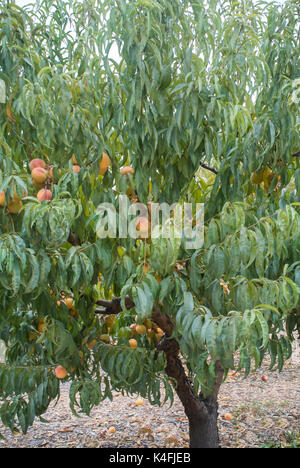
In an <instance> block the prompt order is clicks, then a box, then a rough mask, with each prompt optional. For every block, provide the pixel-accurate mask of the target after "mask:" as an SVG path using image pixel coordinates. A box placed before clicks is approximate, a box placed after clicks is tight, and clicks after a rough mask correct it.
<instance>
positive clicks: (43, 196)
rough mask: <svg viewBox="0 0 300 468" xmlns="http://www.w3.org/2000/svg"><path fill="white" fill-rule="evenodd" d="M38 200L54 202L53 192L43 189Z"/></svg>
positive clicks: (38, 195)
mask: <svg viewBox="0 0 300 468" xmlns="http://www.w3.org/2000/svg"><path fill="white" fill-rule="evenodd" d="M37 198H38V200H39V201H40V202H44V201H49V200H52V192H51V190H46V189H42V190H40V191H39V193H38V194H37Z"/></svg>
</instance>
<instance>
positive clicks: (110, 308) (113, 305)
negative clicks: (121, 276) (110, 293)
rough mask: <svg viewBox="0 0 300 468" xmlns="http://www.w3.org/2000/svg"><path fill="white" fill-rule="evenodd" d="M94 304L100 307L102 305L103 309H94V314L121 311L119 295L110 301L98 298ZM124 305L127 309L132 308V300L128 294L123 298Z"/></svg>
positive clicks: (111, 313) (108, 313)
mask: <svg viewBox="0 0 300 468" xmlns="http://www.w3.org/2000/svg"><path fill="white" fill-rule="evenodd" d="M96 304H97V305H99V306H101V307H104V309H96V310H95V313H96V314H106V315H113V314H115V315H117V314H119V313H120V312H122V307H121V298H120V297H115V298H114V299H112V300H111V301H106V300H105V299H99V300H98V301H97V303H96ZM125 306H126V308H127V309H132V308H133V307H134V302H133V301H132V300H131V299H130V297H128V296H127V297H126V298H125Z"/></svg>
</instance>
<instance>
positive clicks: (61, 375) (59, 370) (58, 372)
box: [55, 366, 68, 379]
mask: <svg viewBox="0 0 300 468" xmlns="http://www.w3.org/2000/svg"><path fill="white" fill-rule="evenodd" d="M55 375H56V377H57V378H58V379H64V378H65V377H67V375H68V371H67V370H66V369H65V368H64V367H62V366H57V368H56V369H55Z"/></svg>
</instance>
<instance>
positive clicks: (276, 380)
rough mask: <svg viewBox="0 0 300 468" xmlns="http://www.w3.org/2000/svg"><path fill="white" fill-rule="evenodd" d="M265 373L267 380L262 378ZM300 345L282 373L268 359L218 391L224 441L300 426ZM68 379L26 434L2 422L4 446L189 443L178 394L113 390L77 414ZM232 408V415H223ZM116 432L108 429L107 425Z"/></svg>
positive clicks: (265, 437)
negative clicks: (162, 401) (164, 397)
mask: <svg viewBox="0 0 300 468" xmlns="http://www.w3.org/2000/svg"><path fill="white" fill-rule="evenodd" d="M262 375H267V377H268V380H267V382H264V381H262V378H261V377H262ZM299 384H300V349H299V347H298V349H297V350H296V352H295V353H294V354H293V357H292V359H291V360H290V361H288V362H287V363H286V365H285V367H284V370H283V371H282V372H281V373H278V372H277V371H269V369H268V362H265V363H264V365H263V367H262V368H261V369H260V370H259V371H258V372H256V373H251V374H250V376H249V377H248V378H247V379H244V378H243V375H241V374H238V373H237V374H233V375H229V376H228V378H227V380H226V382H225V383H224V385H223V386H222V388H221V392H220V395H219V406H220V407H219V414H220V418H219V430H220V439H221V446H222V447H224V448H226V447H232V448H240V447H253V448H254V447H260V446H261V445H262V443H263V442H264V441H269V440H274V441H280V440H282V439H283V437H284V434H286V433H287V432H295V431H299V429H300V385H299ZM68 390H69V385H68V384H62V386H61V399H60V401H59V403H58V404H57V405H56V406H54V404H53V405H51V407H50V408H49V410H48V412H47V413H46V414H45V418H46V419H47V420H48V421H49V423H48V424H45V423H41V422H39V421H36V422H35V424H34V426H33V427H32V428H31V429H30V430H29V431H28V433H27V434H26V435H25V436H24V435H23V434H11V432H10V431H8V430H7V429H5V428H3V426H1V424H0V432H1V433H2V434H3V435H4V436H5V437H6V440H4V441H1V440H0V448H15V447H18V448H43V447H44V448H62V447H63V448H69V447H70V448H84V447H85V448H90V447H99V448H101V447H123V448H144V447H149V448H157V447H160V448H162V447H165V448H166V447H178V448H182V447H188V424H187V420H186V417H185V414H184V412H183V409H182V406H181V404H180V402H179V401H178V399H176V400H175V403H174V405H173V407H172V408H171V409H169V407H168V405H166V406H164V407H162V408H159V407H153V406H150V405H149V403H148V402H147V401H144V403H143V404H142V405H141V406H137V405H136V398H133V397H123V396H122V395H120V394H118V393H115V394H114V400H113V401H112V402H111V401H109V400H107V401H105V402H104V403H102V405H100V406H99V407H97V408H95V409H94V410H93V412H92V414H91V417H87V416H85V415H83V416H81V417H80V418H76V417H75V416H73V415H72V413H71V410H70V409H69V399H68ZM226 413H231V414H232V416H233V419H232V420H231V421H226V420H225V418H224V416H225V414H226ZM112 426H113V427H114V428H115V429H116V432H115V433H114V434H110V433H109V432H108V429H109V428H110V427H112Z"/></svg>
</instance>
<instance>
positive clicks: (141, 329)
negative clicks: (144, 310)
mask: <svg viewBox="0 0 300 468" xmlns="http://www.w3.org/2000/svg"><path fill="white" fill-rule="evenodd" d="M135 330H136V332H137V334H138V335H144V334H145V333H146V332H147V328H146V327H145V325H137V326H136V327H135Z"/></svg>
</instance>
